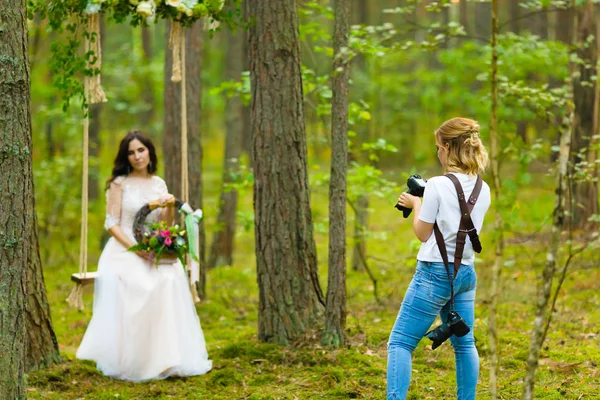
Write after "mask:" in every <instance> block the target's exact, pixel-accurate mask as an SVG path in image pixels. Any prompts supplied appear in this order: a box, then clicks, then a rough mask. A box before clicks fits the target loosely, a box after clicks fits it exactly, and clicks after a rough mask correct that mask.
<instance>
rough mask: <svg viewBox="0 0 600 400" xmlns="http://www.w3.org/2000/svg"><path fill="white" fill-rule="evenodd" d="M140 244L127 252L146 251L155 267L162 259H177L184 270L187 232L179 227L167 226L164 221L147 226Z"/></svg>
mask: <svg viewBox="0 0 600 400" xmlns="http://www.w3.org/2000/svg"><path fill="white" fill-rule="evenodd" d="M147 227H148V230H147V231H146V232H144V238H143V239H142V241H141V242H139V243H137V244H135V245H133V246H131V247H130V248H129V249H127V250H128V251H132V252H137V251H146V252H148V253H150V254H151V255H152V257H153V258H154V260H156V266H157V267H158V264H159V262H160V260H161V259H162V258H164V257H177V259H179V261H181V264H183V267H184V268H185V266H186V262H185V255H186V254H187V252H188V238H187V232H186V231H185V230H182V229H181V228H180V227H179V225H173V226H167V223H166V222H165V221H160V222H155V223H153V224H149V225H147Z"/></svg>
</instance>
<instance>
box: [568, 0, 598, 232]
mask: <svg viewBox="0 0 600 400" xmlns="http://www.w3.org/2000/svg"><path fill="white" fill-rule="evenodd" d="M577 15H578V21H579V22H578V26H579V29H578V37H577V40H578V43H584V42H585V41H586V40H587V38H588V37H589V36H590V35H595V34H596V26H595V23H597V22H595V21H594V17H593V15H594V9H593V4H592V3H591V2H588V3H587V5H584V6H582V7H579V8H578V9H577ZM579 57H581V58H582V59H583V60H585V64H587V66H586V65H579V73H580V74H581V75H580V77H579V79H578V81H577V84H576V85H575V87H574V101H575V122H574V126H575V129H574V131H573V137H572V139H571V163H572V164H573V165H575V164H578V163H582V162H588V161H589V157H590V151H591V152H592V154H593V150H591V146H590V145H591V144H592V142H591V138H592V136H593V135H594V97H595V85H594V83H595V82H594V81H591V79H592V77H593V76H595V75H596V69H595V68H594V67H595V66H596V63H597V60H598V55H597V54H596V42H595V40H594V41H593V42H592V43H590V44H589V46H582V47H580V50H579ZM590 66H592V67H590ZM583 82H585V83H586V85H585V86H584V85H583V84H582V83H583ZM590 82H591V83H592V84H591V85H590V84H589V83H590ZM592 162H595V160H592ZM590 178H594V177H590ZM571 193H572V195H573V199H572V202H573V205H574V206H573V209H572V216H571V223H572V225H573V226H574V227H577V228H581V229H585V228H589V225H590V223H589V222H588V219H589V218H590V217H591V216H592V215H594V214H598V184H597V183H596V182H593V181H592V180H590V179H585V180H574V181H573V182H572V188H571Z"/></svg>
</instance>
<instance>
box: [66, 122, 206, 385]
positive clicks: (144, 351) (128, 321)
mask: <svg viewBox="0 0 600 400" xmlns="http://www.w3.org/2000/svg"><path fill="white" fill-rule="evenodd" d="M156 167H157V158H156V151H155V149H154V145H153V144H152V142H151V141H150V139H149V138H147V137H146V136H145V135H143V134H142V133H140V132H137V131H131V132H129V133H128V134H127V136H125V138H123V140H122V141H121V144H120V147H119V152H118V154H117V157H116V159H115V163H114V168H113V171H112V176H111V178H110V179H109V180H108V183H107V191H106V198H107V208H106V221H105V227H106V229H107V230H108V232H109V233H110V234H111V236H112V237H111V238H110V240H109V241H108V243H107V244H106V247H105V248H104V250H103V251H102V255H101V256H100V260H99V262H98V275H97V278H96V283H95V285H96V286H95V291H94V309H93V316H92V320H91V322H90V324H89V326H88V328H87V331H86V332H85V335H84V337H83V341H82V342H81V345H80V347H79V349H78V350H77V358H79V359H83V360H92V361H95V362H96V364H97V368H98V369H99V370H100V371H101V372H102V373H103V374H104V375H106V376H109V377H112V378H116V379H123V380H128V381H144V380H150V379H164V378H167V377H169V376H191V375H200V374H204V373H206V372H208V371H210V369H211V368H212V361H211V360H209V359H208V353H207V351H206V344H205V341H204V334H203V333H202V328H201V326H200V320H199V318H198V315H197V314H196V309H195V307H194V303H193V300H192V296H191V293H190V289H189V284H188V281H187V277H186V273H185V271H184V270H183V267H182V265H181V263H180V262H179V261H178V262H177V263H174V264H167V265H160V266H159V267H158V268H156V267H155V263H154V261H152V260H151V259H150V256H149V254H148V253H145V252H138V253H137V254H136V253H132V252H128V251H127V249H128V248H129V247H131V246H132V245H134V244H135V239H134V235H133V220H134V217H135V214H136V213H137V211H138V210H139V209H140V208H141V207H142V206H143V205H144V204H146V203H148V202H149V201H153V200H157V199H158V200H159V202H160V203H161V204H162V205H167V204H170V203H172V201H173V195H171V194H169V192H168V191H167V186H166V184H165V182H164V181H163V180H162V179H161V178H159V177H158V176H156V175H154V173H155V172H156ZM151 218H155V219H156V218H161V219H166V220H169V219H170V218H173V208H172V207H170V208H163V209H161V210H160V211H158V210H156V211H154V212H153V213H152V214H150V215H149V216H148V219H151Z"/></svg>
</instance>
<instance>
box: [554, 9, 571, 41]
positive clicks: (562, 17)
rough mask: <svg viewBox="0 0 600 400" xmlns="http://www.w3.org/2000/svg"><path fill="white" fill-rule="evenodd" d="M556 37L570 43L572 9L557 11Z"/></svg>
mask: <svg viewBox="0 0 600 400" xmlns="http://www.w3.org/2000/svg"><path fill="white" fill-rule="evenodd" d="M556 38H557V39H558V40H560V41H561V42H563V43H567V44H570V43H571V42H572V40H573V9H572V8H568V9H566V10H561V11H558V26H557V28H556Z"/></svg>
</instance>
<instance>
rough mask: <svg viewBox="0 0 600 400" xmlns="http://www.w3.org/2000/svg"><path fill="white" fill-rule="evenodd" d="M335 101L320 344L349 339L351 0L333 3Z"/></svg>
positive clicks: (338, 0) (337, 345) (342, 343)
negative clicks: (347, 52) (347, 53)
mask: <svg viewBox="0 0 600 400" xmlns="http://www.w3.org/2000/svg"><path fill="white" fill-rule="evenodd" d="M334 12H335V20H334V35H333V54H334V61H333V75H332V76H333V78H332V83H331V85H332V89H333V104H332V108H331V178H330V181H329V271H328V284H327V307H326V310H325V330H324V331H323V336H322V338H321V343H322V344H323V345H325V346H333V347H339V346H342V345H344V343H345V342H346V334H345V328H346V192H347V184H346V182H347V179H346V176H347V173H348V79H349V76H350V65H349V64H348V62H349V60H348V59H347V57H345V56H344V55H343V53H342V51H343V49H344V48H346V47H347V46H348V34H349V26H350V0H335V2H334Z"/></svg>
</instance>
